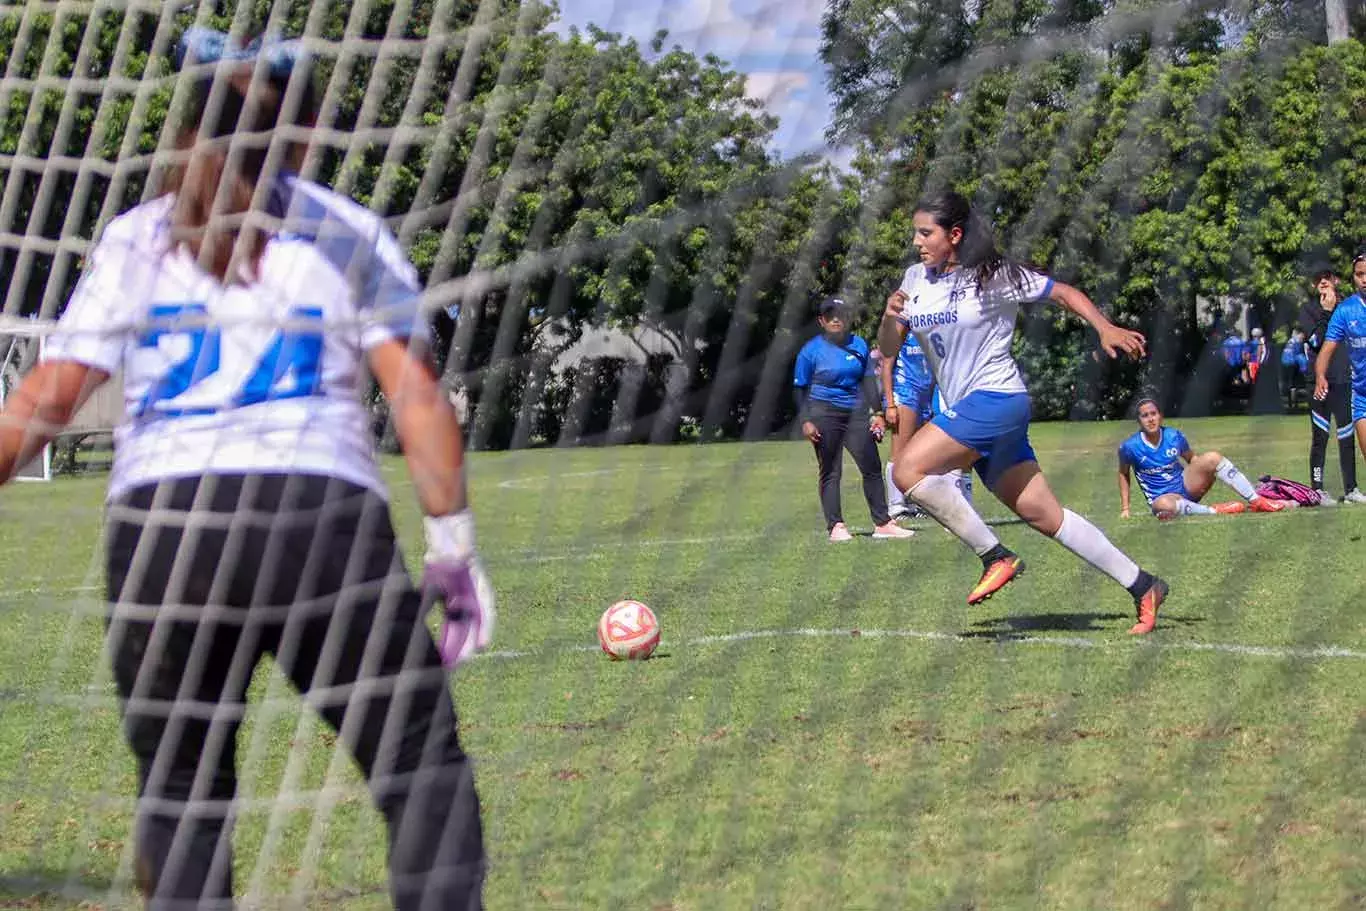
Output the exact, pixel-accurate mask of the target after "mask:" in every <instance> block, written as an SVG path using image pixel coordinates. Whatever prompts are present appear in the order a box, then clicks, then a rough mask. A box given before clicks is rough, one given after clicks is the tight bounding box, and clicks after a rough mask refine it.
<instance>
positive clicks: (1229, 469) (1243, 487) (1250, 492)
mask: <svg viewBox="0 0 1366 911" xmlns="http://www.w3.org/2000/svg"><path fill="white" fill-rule="evenodd" d="M1214 473H1215V474H1217V475H1218V476H1219V480H1221V481H1223V482H1224V483H1225V484H1227V485H1228V486H1229V487H1232V488H1233V489H1234V490H1236V491H1238V496H1240V497H1242V498H1243V499H1244V500H1251V499H1252V498H1253V497H1255V496H1257V489H1256V488H1255V487H1253V486H1252V482H1250V481H1249V480H1248V479H1247V478H1245V477H1244V476H1243V473H1242V472H1241V471H1239V470H1238V468H1237V466H1235V465H1234V464H1233V463H1232V462H1230V461H1229V460H1228V459H1220V460H1219V465H1218V467H1217V468H1215V469H1214Z"/></svg>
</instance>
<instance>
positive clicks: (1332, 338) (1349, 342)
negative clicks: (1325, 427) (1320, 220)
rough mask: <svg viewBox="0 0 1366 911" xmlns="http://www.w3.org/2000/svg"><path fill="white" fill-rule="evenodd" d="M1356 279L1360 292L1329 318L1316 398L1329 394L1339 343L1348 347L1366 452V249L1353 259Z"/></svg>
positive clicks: (1356, 420)
mask: <svg viewBox="0 0 1366 911" xmlns="http://www.w3.org/2000/svg"><path fill="white" fill-rule="evenodd" d="M1352 282H1353V284H1355V285H1356V288H1357V293H1356V294H1353V295H1352V296H1351V297H1349V298H1347V299H1346V300H1345V301H1343V302H1342V303H1340V304H1338V305H1337V308H1336V309H1334V310H1333V316H1332V318H1331V319H1329V320H1328V329H1327V331H1326V332H1325V334H1324V342H1323V347H1322V348H1320V349H1319V356H1318V360H1316V361H1315V362H1314V377H1315V379H1314V398H1316V399H1318V400H1319V401H1323V400H1324V399H1325V398H1327V396H1328V371H1329V367H1330V365H1331V363H1332V360H1333V353H1334V352H1335V351H1337V349H1338V347H1339V346H1343V347H1345V348H1346V349H1347V356H1348V359H1349V360H1350V361H1351V365H1352V426H1353V427H1354V428H1356V435H1357V445H1358V446H1360V447H1361V452H1362V454H1363V455H1366V301H1363V300H1362V294H1363V293H1366V250H1362V251H1360V252H1358V253H1357V255H1356V258H1355V259H1354V260H1352Z"/></svg>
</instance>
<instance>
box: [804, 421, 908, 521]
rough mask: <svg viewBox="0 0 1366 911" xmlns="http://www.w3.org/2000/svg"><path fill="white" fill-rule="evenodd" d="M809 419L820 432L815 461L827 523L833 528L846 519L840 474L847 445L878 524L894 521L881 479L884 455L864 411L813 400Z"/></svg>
mask: <svg viewBox="0 0 1366 911" xmlns="http://www.w3.org/2000/svg"><path fill="white" fill-rule="evenodd" d="M810 421H811V423H813V424H815V425H816V429H817V430H819V431H820V432H821V439H820V442H819V443H814V444H812V445H814V446H815V449H816V461H817V462H818V463H819V464H820V485H821V510H822V511H823V512H824V513H825V527H826V528H827V529H831V528H834V527H835V524H836V523H837V522H843V521H844V516H843V513H842V511H841V509H840V477H841V475H842V474H843V469H844V454H843V453H842V452H841V451H840V450H841V449H848V450H849V454H850V455H851V456H853V457H854V464H855V465H857V466H858V470H859V472H860V473H861V474H862V475H863V496H864V499H866V500H867V501H868V511H869V512H870V513H871V514H872V516H873V522H874V524H876V525H882V524H884V523H886V522H890V521H891V517H890V516H889V515H888V513H887V489H886V488H885V487H883V481H882V458H881V457H880V456H879V455H878V451H877V443H876V442H875V441H874V440H873V435H872V433H870V432H869V430H868V427H867V426H866V424H865V423H864V421H865V418H864V417H862V416H861V415H860V416H858V417H855V415H854V412H852V411H845V410H844V409H842V408H835V407H834V406H832V405H827V404H825V403H824V402H812V403H811V412H810Z"/></svg>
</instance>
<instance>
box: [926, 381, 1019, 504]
mask: <svg viewBox="0 0 1366 911" xmlns="http://www.w3.org/2000/svg"><path fill="white" fill-rule="evenodd" d="M1030 412H1031V406H1030V402H1029V394H1028V393H1025V392H970V393H968V395H967V396H966V397H964V399H963V400H962V401H961V402H959V403H958V404H956V405H954V406H953V408H945V407H944V404H943V402H941V401H940V400H939V397H938V396H936V397H935V413H934V425H935V426H936V427H938V428H939V429H940V430H942V431H944V432H945V433H947V434H948V435H949V436H951V437H953V438H954V439H955V440H957V441H958V442H959V443H962V444H963V445H964V446H967V447H969V448H971V449H975V450H977V453H978V455H980V456H981V458H979V459H978V460H977V461H976V462H975V463H973V466H972V467H973V468H974V469H976V471H977V474H978V475H980V476H981V478H982V480H983V481H984V482H985V483H986V485H987V487H994V486H995V484H996V481H997V480H998V479H999V478H1000V477H1001V475H1002V474H1004V473H1005V472H1006V471H1009V470H1010V469H1012V468H1014V467H1015V466H1016V465H1019V464H1020V463H1021V462H1037V461H1038V458H1037V457H1036V456H1035V455H1034V447H1033V446H1031V445H1029V415H1030Z"/></svg>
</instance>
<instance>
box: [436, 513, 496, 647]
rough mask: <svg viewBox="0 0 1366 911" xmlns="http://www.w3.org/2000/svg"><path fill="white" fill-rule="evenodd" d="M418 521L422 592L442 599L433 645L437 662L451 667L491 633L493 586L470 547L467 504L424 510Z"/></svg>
mask: <svg viewBox="0 0 1366 911" xmlns="http://www.w3.org/2000/svg"><path fill="white" fill-rule="evenodd" d="M423 526H424V528H425V529H426V532H427V555H426V557H425V559H424V560H423V573H422V587H423V589H424V594H425V595H426V597H427V598H429V599H438V598H439V599H440V600H441V601H443V602H444V604H445V617H444V618H443V620H442V621H441V634H440V636H439V637H438V639H437V643H436V647H437V651H439V652H440V653H441V663H442V664H444V665H445V666H446V667H448V668H449V667H454V666H455V665H456V664H457V663H459V662H461V661H464V660H465V659H467V658H469V657H470V656H471V655H473V654H474V653H475V652H476V651H478V650H479V649H482V648H486V647H488V644H489V642H491V641H492V639H493V619H494V610H493V586H492V585H491V584H490V583H489V578H488V575H487V574H486V573H485V572H484V566H483V564H482V563H481V562H480V561H479V554H478V553H477V552H476V551H475V549H474V515H473V514H472V513H471V512H470V511H469V510H468V509H465V510H461V511H460V512H457V513H455V514H453V515H449V516H441V517H439V518H432V517H430V516H429V517H427V518H426V519H424V520H423Z"/></svg>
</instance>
